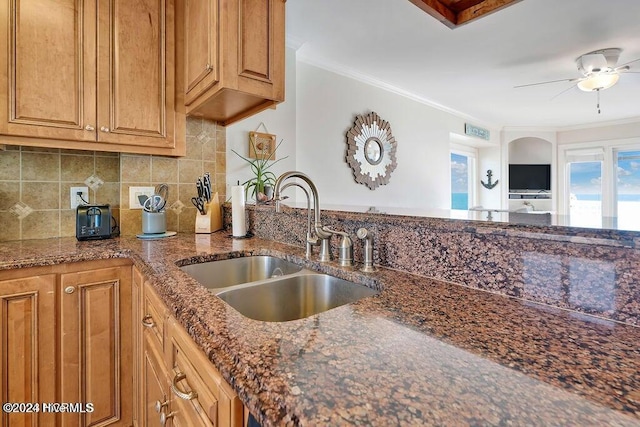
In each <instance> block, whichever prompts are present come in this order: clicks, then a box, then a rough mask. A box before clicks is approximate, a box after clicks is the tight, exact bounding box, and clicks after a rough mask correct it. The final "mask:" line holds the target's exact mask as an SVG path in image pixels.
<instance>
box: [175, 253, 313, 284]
mask: <svg viewBox="0 0 640 427" xmlns="http://www.w3.org/2000/svg"><path fill="white" fill-rule="evenodd" d="M180 269H181V270H182V271H184V272H185V273H187V274H188V275H189V276H191V277H193V278H194V279H196V280H197V281H198V282H200V283H201V284H202V285H203V286H204V287H205V288H207V289H220V288H226V287H228V286H233V285H239V284H241V283H249V282H256V281H258V280H264V279H268V278H270V277H277V276H285V275H288V274H293V273H297V272H299V271H300V270H302V267H300V266H299V265H296V264H294V263H292V262H289V261H285V260H283V259H280V258H276V257H272V256H263V255H260V256H248V257H242V258H231V259H223V260H219V261H209V262H203V263H201V264H191V265H184V266H182V267H180Z"/></svg>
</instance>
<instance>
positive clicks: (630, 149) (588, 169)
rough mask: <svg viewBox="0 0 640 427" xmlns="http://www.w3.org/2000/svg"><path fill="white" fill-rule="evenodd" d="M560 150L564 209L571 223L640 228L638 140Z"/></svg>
mask: <svg viewBox="0 0 640 427" xmlns="http://www.w3.org/2000/svg"><path fill="white" fill-rule="evenodd" d="M583 147H585V146H584V145H583ZM560 153H561V155H560V157H561V161H562V162H563V164H564V165H565V174H564V176H563V177H561V179H563V180H564V184H563V186H562V188H563V189H564V190H563V192H564V193H563V194H564V195H563V197H562V200H561V202H560V204H561V212H563V213H565V214H569V215H570V221H571V225H574V226H586V227H588V226H613V227H617V228H619V229H623V230H640V222H638V220H637V218H638V217H639V216H640V146H639V145H638V143H637V142H636V141H634V143H633V144H628V145H618V146H614V145H613V144H607V143H604V144H603V145H602V146H599V147H585V148H567V149H566V150H561V151H560ZM612 221H613V222H612Z"/></svg>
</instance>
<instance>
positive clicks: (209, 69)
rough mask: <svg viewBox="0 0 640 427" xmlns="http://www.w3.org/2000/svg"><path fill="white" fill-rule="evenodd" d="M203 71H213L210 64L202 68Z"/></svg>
mask: <svg viewBox="0 0 640 427" xmlns="http://www.w3.org/2000/svg"><path fill="white" fill-rule="evenodd" d="M204 69H205V71H211V70H212V69H213V67H212V66H211V64H207V65H205V66H204Z"/></svg>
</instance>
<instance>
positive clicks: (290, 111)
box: [227, 49, 296, 195]
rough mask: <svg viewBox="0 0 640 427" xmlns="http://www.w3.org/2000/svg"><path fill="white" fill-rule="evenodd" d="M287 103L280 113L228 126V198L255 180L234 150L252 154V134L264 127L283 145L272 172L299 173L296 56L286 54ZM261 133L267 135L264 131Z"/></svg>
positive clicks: (291, 52) (265, 113)
mask: <svg viewBox="0 0 640 427" xmlns="http://www.w3.org/2000/svg"><path fill="white" fill-rule="evenodd" d="M285 61H286V64H285V66H286V77H285V101H284V102H282V103H281V104H279V105H278V106H277V108H276V109H269V110H266V111H263V112H261V113H259V114H256V115H255V116H251V117H249V118H247V119H244V120H241V121H239V122H236V123H234V124H232V125H229V126H227V194H228V195H231V186H232V185H236V183H237V182H238V181H240V183H242V182H244V181H246V180H247V179H249V178H251V177H252V176H253V175H252V173H251V171H250V169H249V165H248V164H247V162H245V161H244V160H242V159H241V158H239V157H238V156H237V155H235V154H234V153H233V152H232V151H231V149H234V150H236V151H237V152H238V153H240V154H242V155H243V156H247V154H248V153H249V132H251V131H255V130H256V129H257V128H258V126H259V125H260V123H264V125H265V126H266V127H267V129H268V131H269V133H272V134H275V135H276V138H277V141H278V142H280V140H282V141H283V142H282V144H281V145H280V147H279V148H278V151H277V152H276V160H277V159H281V158H283V157H286V156H289V157H288V158H286V159H284V160H282V161H280V162H278V163H277V164H275V165H274V166H273V168H271V169H270V170H271V171H273V172H274V173H275V175H276V176H279V175H280V174H281V173H283V172H286V171H288V170H292V169H296V53H295V51H294V50H293V49H287V50H286V59H285ZM259 131H260V132H264V128H263V127H261V128H260V130H259Z"/></svg>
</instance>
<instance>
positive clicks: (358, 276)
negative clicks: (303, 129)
mask: <svg viewBox="0 0 640 427" xmlns="http://www.w3.org/2000/svg"><path fill="white" fill-rule="evenodd" d="M247 254H264V255H267V254H268V255H275V256H278V257H283V258H287V259H289V260H291V261H294V262H297V263H300V264H302V265H304V266H305V267H307V268H310V269H313V270H318V271H323V272H327V273H329V274H333V275H336V276H339V277H342V278H345V279H351V280H354V281H356V282H359V283H362V284H366V285H368V286H371V287H374V288H377V289H380V290H381V292H380V293H379V294H378V295H377V296H374V297H369V298H365V299H363V300H360V301H358V302H356V303H353V304H349V305H346V306H342V307H339V308H336V309H333V310H329V311H327V312H324V313H321V314H318V315H315V316H312V317H309V318H306V319H301V320H296V321H291V322H282V323H267V322H259V321H255V320H251V319H248V318H245V317H243V316H242V315H240V314H239V313H238V312H236V311H235V310H234V309H232V308H231V307H229V306H228V305H226V304H225V303H224V302H223V301H222V300H220V299H219V298H218V297H216V296H215V295H213V294H211V293H210V292H209V291H207V290H206V289H204V288H203V287H202V286H200V285H199V284H198V283H197V282H195V281H194V280H193V279H191V278H190V277H188V276H187V275H186V274H184V273H183V272H182V271H181V270H180V269H179V268H177V267H176V262H186V263H192V262H199V261H206V260H212V259H222V258H227V257H230V256H239V255H247ZM114 257H127V258H131V259H132V260H133V262H134V263H135V264H136V265H137V266H138V267H139V268H140V269H141V270H142V271H143V273H144V274H145V275H146V277H147V279H149V281H150V282H151V284H152V285H153V286H154V287H155V288H156V289H157V291H158V293H159V295H160V296H161V297H162V299H163V300H164V301H165V303H166V304H167V306H168V307H169V310H170V312H171V313H172V314H173V315H174V316H175V317H176V318H177V319H178V321H179V322H180V323H181V324H182V325H183V326H184V327H185V329H186V330H187V331H188V332H189V334H190V335H191V336H192V338H193V339H194V341H195V342H196V343H197V344H198V345H199V346H200V347H201V348H202V349H203V350H204V352H205V353H206V354H207V355H208V357H209V359H210V360H211V361H212V362H213V363H214V364H215V366H216V367H217V368H218V369H219V370H220V372H221V373H222V375H223V376H224V377H225V378H226V379H227V381H229V383H230V384H231V385H232V386H233V388H234V389H235V390H236V391H237V393H238V395H239V396H240V398H241V400H242V401H243V402H244V403H245V405H247V407H248V408H249V409H250V410H251V412H252V413H253V414H254V415H255V416H256V417H257V418H258V420H259V421H260V422H261V423H263V424H264V425H265V426H268V425H343V424H357V425H380V426H388V425H447V426H449V425H526V426H531V425H562V426H565V425H580V426H585V425H620V426H622V425H640V375H639V374H638V373H639V372H640V349H639V348H638V343H640V328H637V327H634V326H630V325H624V324H621V323H616V322H613V321H609V320H605V319H600V318H597V317H593V316H587V315H583V314H579V313H576V312H571V311H565V310H559V309H555V308H551V307H547V306H543V305H539V304H533V303H528V302H526V301H522V300H518V299H514V298H508V297H505V296H502V295H497V294H493V293H489V292H485V291H481V290H476V289H471V288H467V287H465V286H461V285H457V284H451V283H446V282H442V281H437V280H433V279H429V278H425V277H422V276H416V275H411V274H407V273H403V272H399V271H395V270H387V269H379V270H378V271H377V272H376V273H371V274H364V273H360V272H357V271H355V270H348V269H343V268H340V267H338V266H337V264H335V263H330V264H323V265H320V264H318V263H315V262H310V261H307V260H305V259H304V251H303V249H301V248H297V247H293V246H288V245H284V244H279V243H276V242H272V241H268V240H261V239H257V238H253V239H247V240H233V239H230V238H228V237H227V236H226V234H223V233H214V234H213V235H211V236H209V235H197V236H196V235H190V234H183V235H180V234H179V235H177V236H174V237H170V238H167V239H163V240H147V241H143V240H138V239H135V238H118V239H110V240H104V241H95V242H77V241H76V240H75V238H62V239H46V240H31V241H22V242H5V243H1V244H0V278H1V272H2V270H6V269H11V268H20V267H29V266H38V265H49V264H55V263H60V262H74V261H82V260H92V259H101V258H114ZM184 260H187V261H184Z"/></svg>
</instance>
